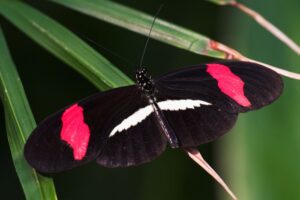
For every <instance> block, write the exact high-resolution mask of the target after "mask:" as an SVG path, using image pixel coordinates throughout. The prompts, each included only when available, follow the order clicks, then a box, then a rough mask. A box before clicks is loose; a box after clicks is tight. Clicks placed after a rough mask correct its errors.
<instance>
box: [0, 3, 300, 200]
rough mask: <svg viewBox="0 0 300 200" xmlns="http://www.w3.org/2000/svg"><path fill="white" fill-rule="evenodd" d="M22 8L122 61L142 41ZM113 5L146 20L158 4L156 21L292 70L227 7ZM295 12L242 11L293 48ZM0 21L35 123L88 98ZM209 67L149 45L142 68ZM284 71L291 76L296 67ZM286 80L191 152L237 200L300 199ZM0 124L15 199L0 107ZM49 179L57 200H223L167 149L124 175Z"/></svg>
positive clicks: (290, 58) (74, 18) (60, 11)
mask: <svg viewBox="0 0 300 200" xmlns="http://www.w3.org/2000/svg"><path fill="white" fill-rule="evenodd" d="M26 2H28V3H29V4H30V5H32V6H34V7H35V8H37V9H39V10H41V11H43V12H44V13H46V14H48V15H49V16H51V17H52V18H54V19H56V20H57V21H59V22H60V23H62V24H63V25H65V26H66V27H67V28H69V29H70V30H72V31H73V32H74V33H76V34H77V35H79V36H80V37H81V38H82V39H84V40H87V38H89V39H91V40H93V41H95V42H96V43H99V44H100V45H103V46H105V47H107V48H108V49H110V50H112V51H115V52H117V53H118V54H120V55H122V56H123V57H125V58H127V59H129V60H131V61H132V62H133V64H136V63H137V62H138V60H139V58H140V55H141V52H142V49H143V46H144V42H145V37H144V36H141V35H138V34H136V33H133V32H130V31H127V30H124V29H121V28H119V27H115V26H113V25H110V24H107V23H105V22H101V21H99V20H96V19H93V18H90V17H87V16H85V15H82V14H80V13H77V12H74V11H71V10H68V9H66V8H63V7H61V6H58V5H56V4H52V3H49V2H47V1H37V0H36V1H26ZM117 2H120V3H122V4H125V5H128V6H130V7H133V8H136V9H138V10H141V11H144V12H146V13H149V14H153V13H155V12H156V10H157V8H158V7H159V5H160V4H161V3H163V2H164V3H165V7H164V9H163V11H162V12H161V13H160V16H159V17H160V18H162V19H165V20H167V21H170V22H173V23H175V24H178V25H181V26H183V27H186V28H189V29H191V30H195V31H196V32H199V33H202V34H204V35H207V36H209V37H210V38H214V39H216V40H219V41H222V42H224V43H226V44H228V45H229V46H232V47H234V48H237V49H239V50H241V51H242V52H243V53H245V54H246V55H249V56H251V57H252V58H255V59H259V60H263V61H265V62H269V63H270V64H274V65H279V66H286V65H292V64H293V65H294V66H296V64H298V66H300V62H299V58H298V57H296V56H295V55H294V54H293V53H292V52H291V51H290V50H289V49H288V48H287V47H285V46H284V45H282V44H281V43H280V42H279V41H277V40H276V39H274V38H273V37H272V36H271V35H270V34H269V33H267V32H266V31H264V30H263V29H262V28H260V27H259V26H258V25H257V24H255V23H254V22H253V21H251V20H250V19H249V18H248V17H246V16H245V15H243V14H242V13H240V12H238V11H237V10H235V9H233V8H227V7H219V6H217V5H214V4H211V3H209V2H206V1H191V0H189V1H181V2H176V3H175V2H173V1H158V0H156V1H154V0H152V1H137V0H126V1H125V0H123V1H121V0H119V1H117ZM245 2H246V1H245ZM299 4H300V3H297V0H290V1H289V2H288V3H287V1H283V0H282V1H277V2H273V1H270V0H269V1H263V2H262V1H259V0H255V1H250V0H249V1H248V2H247V5H249V6H251V7H252V8H255V9H257V10H258V11H260V12H261V13H264V14H265V15H266V16H267V17H268V18H269V19H270V20H271V21H274V23H275V24H277V25H278V26H279V27H280V28H282V29H284V30H285V31H286V32H288V33H289V35H291V36H292V37H293V38H295V39H296V41H297V39H298V42H300V38H299V31H300V29H299V28H297V22H298V20H297V19H299V17H300V16H299V15H300V14H298V13H297V11H299V8H300V5H299ZM297 15H298V18H297ZM0 20H1V21H0V22H1V25H2V27H3V29H4V32H5V36H6V37H7V41H8V44H9V47H10V50H11V54H12V56H13V59H14V61H15V64H16V66H17V68H18V71H19V73H20V77H21V79H22V82H23V84H24V87H25V90H26V93H27V97H28V99H29V102H30V105H31V108H32V111H33V113H34V116H35V118H36V121H37V122H39V121H41V120H42V119H43V118H44V117H46V116H47V115H49V114H50V113H52V112H55V111H56V110H58V109H59V108H61V107H63V106H66V105H68V104H71V103H73V102H75V101H77V100H78V99H80V98H83V97H86V96H88V95H90V94H92V93H95V92H97V89H96V88H95V87H94V86H93V85H92V84H91V83H89V82H88V81H87V80H85V79H84V78H83V77H81V76H80V75H79V74H77V73H76V72H74V71H73V70H71V69H70V68H69V67H68V66H66V65H65V64H64V63H62V62H61V61H59V60H58V59H56V58H55V57H53V56H52V55H51V54H49V53H48V52H47V51H45V50H44V49H42V48H41V47H39V46H38V45H37V44H35V43H34V42H32V41H31V40H30V39H29V38H28V37H27V36H25V35H24V34H23V33H22V32H20V31H19V30H17V29H16V28H15V27H14V26H12V25H11V24H10V23H9V22H7V21H6V20H4V19H3V18H0ZM297 31H298V34H296V32H297ZM87 42H88V43H89V41H87ZM91 45H92V46H94V47H95V48H96V49H97V50H98V51H99V52H100V53H101V54H103V55H104V56H105V57H107V58H108V59H109V60H110V61H111V62H112V63H114V64H115V65H116V66H118V67H119V68H120V69H121V70H122V71H123V72H125V73H126V74H127V75H128V76H129V77H131V78H134V71H135V66H134V65H128V64H127V63H124V62H123V61H122V60H120V59H119V58H116V57H114V56H112V55H111V54H109V53H107V52H106V51H104V50H103V49H101V48H99V47H97V46H96V45H94V44H92V43H91ZM211 60H213V59H211V58H208V57H203V56H199V55H195V54H192V53H189V52H187V51H184V50H180V49H177V48H175V47H172V46H169V45H166V44H163V43H160V42H157V41H153V40H151V42H150V45H149V47H148V49H147V54H146V56H145V60H144V65H146V66H148V69H149V70H150V71H151V73H152V74H153V76H155V75H158V74H161V73H163V72H167V71H169V70H171V69H174V68H176V67H180V66H185V65H191V64H195V63H202V62H208V61H211ZM290 70H294V71H295V70H297V67H294V68H290ZM298 71H300V70H298ZM285 81H286V83H287V84H286V85H287V86H286V88H287V89H286V91H285V94H284V95H283V97H282V98H281V99H280V100H279V101H278V102H276V103H275V104H274V105H273V106H271V107H268V108H266V109H265V110H263V111H258V112H253V113H251V114H249V116H244V115H243V116H241V119H240V120H239V122H238V125H237V127H236V128H235V129H234V131H233V133H231V134H229V136H225V138H222V139H221V140H219V141H217V142H216V143H213V144H207V145H203V146H201V147H200V148H199V149H200V151H201V152H202V153H203V155H204V156H205V158H206V159H207V161H208V162H209V163H210V164H211V165H212V166H214V167H216V168H217V169H218V171H220V172H222V173H221V174H222V175H225V180H227V181H229V183H230V185H232V186H233V190H234V191H235V192H237V194H238V196H240V197H241V199H255V200H257V199H264V200H265V199H272V200H274V199H289V200H290V199H292V200H293V199H295V200H296V199H299V198H300V194H299V193H298V191H297V188H298V187H299V185H300V176H299V172H298V170H299V169H300V168H299V167H300V162H299V161H297V159H299V152H300V150H299V148H300V147H299V140H300V136H298V135H299V126H297V121H298V120H299V114H298V112H297V110H299V106H298V102H299V97H300V93H299V85H300V84H299V83H298V82H296V81H291V80H288V79H285ZM0 116H1V117H2V118H1V121H0V122H1V127H0V128H1V129H0V130H1V136H0V163H1V171H0V185H1V187H0V188H1V199H2V198H3V199H8V198H9V199H23V198H24V197H23V193H22V190H21V187H20V185H19V183H18V179H17V176H16V174H15V172H14V167H13V165H12V161H11V158H10V152H9V148H8V144H7V139H6V134H5V127H4V119H3V110H2V108H1V115H0ZM216 144H218V145H216ZM213 147H216V148H213ZM284 162H285V163H284ZM278 166H279V167H278ZM54 180H55V185H56V189H57V194H58V198H59V199H63V200H66V199H72V200H73V199H74V200H76V199H81V200H82V199H110V200H114V199H130V200H133V199H143V200H147V199H149V200H154V199H165V200H167V199H172V200H176V199H207V200H210V199H217V198H218V197H219V199H226V198H227V194H225V193H223V191H222V189H221V188H220V187H219V186H217V184H216V183H215V182H214V181H213V180H212V179H211V177H209V176H208V175H207V174H206V173H205V172H204V171H203V170H202V169H201V168H200V167H198V166H197V165H196V164H195V163H194V162H193V161H192V160H190V159H189V158H188V157H187V156H186V155H185V154H184V153H183V151H181V150H169V149H168V150H167V151H166V152H165V153H164V154H163V155H162V156H160V157H159V158H158V159H157V160H155V161H154V162H152V163H149V164H145V165H143V166H139V167H132V168H127V169H106V168H104V167H101V166H98V165H96V164H93V163H92V164H89V165H86V166H83V167H80V168H77V169H74V170H72V171H69V172H66V173H61V174H57V175H56V176H55V178H54ZM271 194H272V196H270V195H271ZM273 195H274V196H273ZM281 195H282V196H281ZM285 197H288V198H285Z"/></svg>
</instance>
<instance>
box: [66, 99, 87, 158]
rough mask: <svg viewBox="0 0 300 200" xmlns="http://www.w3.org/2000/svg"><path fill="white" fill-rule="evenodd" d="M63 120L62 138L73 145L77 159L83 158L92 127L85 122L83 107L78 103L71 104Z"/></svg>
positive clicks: (74, 155)
mask: <svg viewBox="0 0 300 200" xmlns="http://www.w3.org/2000/svg"><path fill="white" fill-rule="evenodd" d="M61 120H62V129H61V132H60V138H61V140H63V141H65V142H67V143H68V144H69V145H70V146H71V148H72V149H73V157H74V159H75V160H82V159H83V158H84V156H85V154H86V151H87V148H88V144H89V140H90V129H89V127H88V125H87V124H86V123H85V122H84V116H83V108H82V107H80V106H78V105H77V104H75V105H73V106H71V107H70V108H68V109H66V110H65V112H64V113H63V115H62V117H61Z"/></svg>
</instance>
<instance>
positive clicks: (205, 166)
mask: <svg viewBox="0 0 300 200" xmlns="http://www.w3.org/2000/svg"><path fill="white" fill-rule="evenodd" d="M184 150H185V151H186V153H187V154H188V155H189V156H190V157H191V158H192V159H193V160H194V161H195V162H196V163H197V164H198V165H200V166H201V167H202V168H203V169H204V170H205V171H206V172H207V173H208V174H209V175H211V176H212V177H213V178H214V179H215V180H216V181H217V182H218V183H219V184H220V185H221V186H222V187H223V188H224V189H225V191H226V192H227V193H228V194H229V195H230V196H231V197H232V199H234V200H237V197H236V196H235V195H234V193H233V192H232V191H231V190H230V189H229V187H228V186H227V185H226V183H225V182H224V181H223V179H222V178H221V177H220V176H219V175H218V174H217V172H215V170H214V169H213V168H211V166H210V165H209V164H208V163H207V162H206V161H205V160H204V158H203V157H202V155H201V153H200V152H199V151H198V150H197V149H184Z"/></svg>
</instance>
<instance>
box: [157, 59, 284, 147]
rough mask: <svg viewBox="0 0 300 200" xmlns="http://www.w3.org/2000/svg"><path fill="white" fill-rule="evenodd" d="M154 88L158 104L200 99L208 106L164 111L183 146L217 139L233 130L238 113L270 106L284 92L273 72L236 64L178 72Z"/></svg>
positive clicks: (191, 145)
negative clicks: (163, 101) (169, 100)
mask: <svg viewBox="0 0 300 200" xmlns="http://www.w3.org/2000/svg"><path fill="white" fill-rule="evenodd" d="M155 86H156V88H157V96H158V97H159V99H160V100H159V101H161V100H166V99H171V100H172V99H173V100H174V99H177V100H178V99H181V100H194V101H195V100H201V101H205V102H208V103H209V104H210V105H203V106H200V107H195V108H193V109H182V110H180V111H176V110H175V111H174V109H173V110H170V109H169V110H167V109H165V110H163V112H164V115H165V116H166V118H167V120H168V122H169V124H170V125H171V127H173V129H174V130H176V135H177V137H178V139H179V141H180V144H181V146H182V147H195V146H198V145H200V144H203V143H207V142H210V141H212V140H215V139H217V138H219V137H220V136H222V135H223V134H225V133H226V132H228V131H229V130H230V129H231V128H232V127H233V125H234V123H235V121H236V118H237V115H238V113H239V112H246V111H249V110H254V109H259V108H261V107H263V106H266V105H268V104H270V103H271V102H273V101H274V100H276V99H277V98H278V97H279V96H280V94H281V92H282V89H283V83H282V80H281V77H280V76H279V75H278V74H277V73H276V72H274V71H272V70H270V69H267V68H265V67H263V66H260V65H258V64H253V63H248V62H237V61H232V62H217V63H210V64H204V65H198V66H192V67H188V68H184V69H182V70H177V71H175V72H171V73H168V74H166V75H163V76H161V77H159V78H157V79H155Z"/></svg>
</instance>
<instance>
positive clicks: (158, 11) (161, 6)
mask: <svg viewBox="0 0 300 200" xmlns="http://www.w3.org/2000/svg"><path fill="white" fill-rule="evenodd" d="M163 7H164V4H161V5H160V6H159V8H158V9H157V11H156V13H155V15H154V19H153V21H152V24H151V28H150V31H149V34H148V37H147V40H146V43H145V46H144V50H143V53H142V56H141V60H140V65H139V68H141V67H142V64H143V60H144V57H145V54H146V50H147V46H148V43H149V40H150V36H151V32H152V29H153V26H154V24H155V20H156V19H157V16H158V14H159V13H160V11H161V9H162V8H163Z"/></svg>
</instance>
